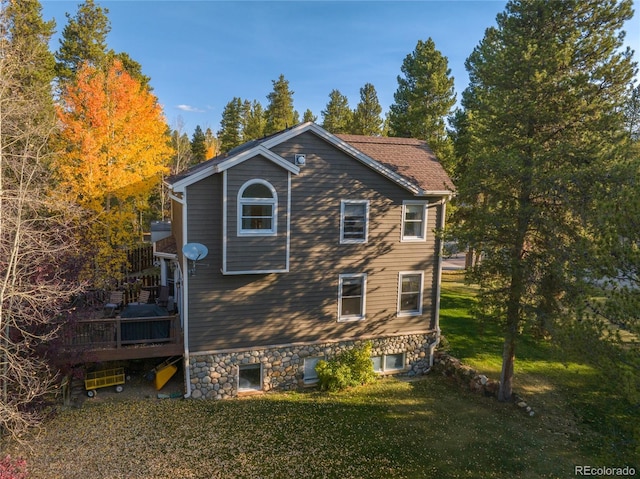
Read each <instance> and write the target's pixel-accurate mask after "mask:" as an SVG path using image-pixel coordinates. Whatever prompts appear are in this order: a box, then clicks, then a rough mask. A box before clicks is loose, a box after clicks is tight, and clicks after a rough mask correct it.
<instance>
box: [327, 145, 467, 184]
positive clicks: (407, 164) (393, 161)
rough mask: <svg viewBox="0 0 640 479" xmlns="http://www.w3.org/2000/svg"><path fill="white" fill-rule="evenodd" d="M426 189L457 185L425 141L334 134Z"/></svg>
mask: <svg viewBox="0 0 640 479" xmlns="http://www.w3.org/2000/svg"><path fill="white" fill-rule="evenodd" d="M335 136H337V137H338V138H340V139H341V140H343V141H345V142H347V143H349V144H350V145H351V146H353V147H354V148H356V149H358V150H360V151H361V152H362V153H364V154H365V155H367V156H368V157H370V158H371V159H373V160H376V161H377V162H379V163H382V164H383V165H385V166H386V167H388V168H390V169H391V170H393V171H394V172H395V173H397V174H399V175H401V176H402V177H404V178H406V179H407V180H408V181H410V182H411V183H413V184H415V185H417V186H419V187H420V188H421V189H422V190H425V191H447V190H448V191H452V192H453V191H454V190H455V186H454V185H453V182H452V181H451V179H450V178H449V175H447V173H446V172H445V171H444V168H443V167H442V165H441V164H440V163H439V162H438V160H437V159H436V156H435V154H434V153H433V151H432V150H431V148H429V146H427V144H426V143H425V142H424V141H422V140H416V139H414V138H395V137H383V136H362V135H335Z"/></svg>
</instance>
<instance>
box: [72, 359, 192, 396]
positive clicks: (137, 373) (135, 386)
mask: <svg viewBox="0 0 640 479" xmlns="http://www.w3.org/2000/svg"><path fill="white" fill-rule="evenodd" d="M164 359H165V358H158V359H146V360H140V361H127V362H124V363H122V364H117V365H115V366H111V365H110V366H109V367H124V370H125V384H123V385H122V386H123V390H122V392H119V393H118V392H116V390H115V389H116V388H115V386H108V387H104V388H99V389H96V390H95V395H94V397H89V396H88V395H87V391H86V389H85V388H84V382H83V381H77V382H75V383H74V388H73V392H72V403H73V404H74V405H75V406H78V407H82V405H83V404H84V403H85V402H86V401H88V402H90V403H100V402H115V401H126V400H142V399H155V400H157V399H167V396H168V397H169V398H176V397H181V396H182V395H183V394H184V375H183V371H182V361H181V360H180V361H178V362H177V363H175V366H176V367H177V368H178V370H177V371H176V373H175V374H174V375H173V376H172V377H171V379H169V381H168V382H167V383H166V384H165V385H164V386H163V387H162V388H161V389H160V390H157V389H156V387H155V383H154V380H153V377H154V373H153V371H154V369H155V368H156V367H157V366H159V365H160V364H162V362H163V360H164ZM96 369H101V368H96ZM105 369H106V367H105Z"/></svg>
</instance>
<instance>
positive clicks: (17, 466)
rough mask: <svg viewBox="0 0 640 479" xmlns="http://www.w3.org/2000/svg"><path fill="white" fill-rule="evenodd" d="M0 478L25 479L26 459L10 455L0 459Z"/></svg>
mask: <svg viewBox="0 0 640 479" xmlns="http://www.w3.org/2000/svg"><path fill="white" fill-rule="evenodd" d="M0 479H27V463H26V461H24V459H12V458H11V456H5V458H4V459H0Z"/></svg>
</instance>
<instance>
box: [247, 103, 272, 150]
mask: <svg viewBox="0 0 640 479" xmlns="http://www.w3.org/2000/svg"><path fill="white" fill-rule="evenodd" d="M242 117H243V118H242V140H243V141H249V140H256V139H258V138H262V137H263V136H264V131H265V128H266V119H265V112H264V109H263V108H262V105H261V104H260V102H259V101H258V100H253V103H251V102H250V101H249V100H245V101H244V105H243V115H242Z"/></svg>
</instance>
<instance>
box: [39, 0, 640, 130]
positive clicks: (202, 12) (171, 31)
mask: <svg viewBox="0 0 640 479" xmlns="http://www.w3.org/2000/svg"><path fill="white" fill-rule="evenodd" d="M96 1H97V3H99V4H100V5H101V6H103V7H105V8H107V9H108V10H109V14H108V17H109V20H110V22H111V33H110V34H109V37H108V39H107V41H108V46H109V48H112V49H113V50H115V51H116V52H122V51H124V52H127V53H128V54H129V55H130V56H131V57H132V58H133V59H134V60H136V61H138V62H139V63H140V64H141V65H142V70H143V72H144V73H145V74H146V75H147V76H149V77H151V85H152V87H153V89H154V93H155V95H156V96H157V97H158V99H159V101H160V103H161V104H162V106H163V108H164V112H165V116H166V119H167V122H168V123H169V125H170V126H172V127H173V128H176V127H177V126H178V123H179V122H180V121H181V122H182V123H183V125H184V126H183V131H185V132H186V133H187V134H189V135H191V133H192V132H193V129H194V128H195V127H196V125H200V126H201V127H202V128H203V129H206V128H211V129H212V130H213V131H214V132H216V131H217V130H218V129H219V128H220V119H221V115H222V110H223V109H224V106H225V105H226V104H227V103H228V102H229V101H230V100H231V99H232V98H233V97H240V98H242V99H248V100H251V101H252V100H254V99H255V100H258V101H259V102H260V103H261V104H262V105H263V106H264V107H266V106H267V104H268V101H267V98H266V96H267V95H268V94H269V93H270V92H271V91H272V88H273V83H272V81H273V80H276V79H278V77H279V76H280V74H283V75H284V76H285V78H286V79H287V80H288V81H289V87H290V88H291V89H292V90H293V91H294V95H293V99H294V107H295V108H296V110H298V112H299V113H300V116H302V113H303V112H304V111H305V110H306V109H307V108H309V109H311V111H312V112H313V113H314V114H315V115H316V116H317V117H318V122H321V121H322V116H321V111H322V110H323V109H325V107H326V104H327V102H328V101H329V94H330V93H331V91H332V90H334V89H338V90H340V92H341V93H342V94H343V95H345V96H347V98H348V99H349V105H350V106H351V108H355V106H356V105H357V103H358V102H359V101H360V88H361V87H362V86H364V84H365V83H372V84H373V85H374V87H375V88H376V91H377V93H378V99H379V101H380V104H381V106H382V109H383V113H386V111H388V109H389V106H390V105H391V104H392V103H393V94H394V93H395V91H396V89H397V86H398V84H397V76H398V75H399V74H400V73H401V72H400V67H401V65H402V61H403V59H404V58H405V57H406V56H407V55H408V54H409V53H411V52H412V51H413V50H414V48H415V46H416V44H417V42H418V40H426V39H427V38H429V37H431V38H433V40H434V42H435V44H436V48H438V50H440V51H441V52H442V54H443V55H445V56H446V57H447V58H448V60H449V67H450V68H451V73H452V75H453V76H454V78H455V88H456V93H457V96H458V99H459V98H460V94H461V92H462V91H463V90H464V88H465V87H466V85H467V82H468V76H467V73H466V70H465V68H464V62H465V60H466V58H467V57H468V56H469V54H470V53H471V52H472V51H473V49H474V47H475V46H476V45H477V44H478V43H479V42H480V41H481V40H482V38H483V36H484V31H485V29H486V28H488V27H490V26H492V25H495V18H496V15H497V14H498V13H500V12H502V11H503V10H504V7H505V5H506V1H502V0H474V1H461V0H460V1H457V0H446V1H445V0H441V1H436V0H431V1H429V0H423V1H399V0H397V1H384V0H379V1H371V2H370V1H354V0H352V1H340V0H334V1H316V0H306V1H302V0H298V1H240V0H236V1H213V0H209V1H205V0H201V1H179V0H172V1H167V0H165V1H162V0H139V1H131V0H117V1H113V0H111V1H99V0H96ZM41 3H42V6H43V10H42V12H43V16H44V18H45V19H46V20H49V19H51V18H54V19H55V20H56V24H57V28H56V30H57V32H58V34H59V33H60V32H62V30H63V28H64V26H65V24H66V18H65V15H64V14H65V12H68V13H70V14H71V15H72V16H75V14H76V11H77V6H78V4H79V3H81V0H76V1H66V0H41ZM638 15H639V14H637V13H636V16H635V18H634V20H633V21H632V22H629V24H628V25H627V32H628V33H627V43H628V44H629V45H631V47H632V48H633V49H635V50H636V60H638V50H640V28H639V26H638V24H639V23H640V22H638V21H637V19H638ZM58 46H59V41H58V37H56V38H54V39H53V41H52V49H53V50H57V48H58Z"/></svg>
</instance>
